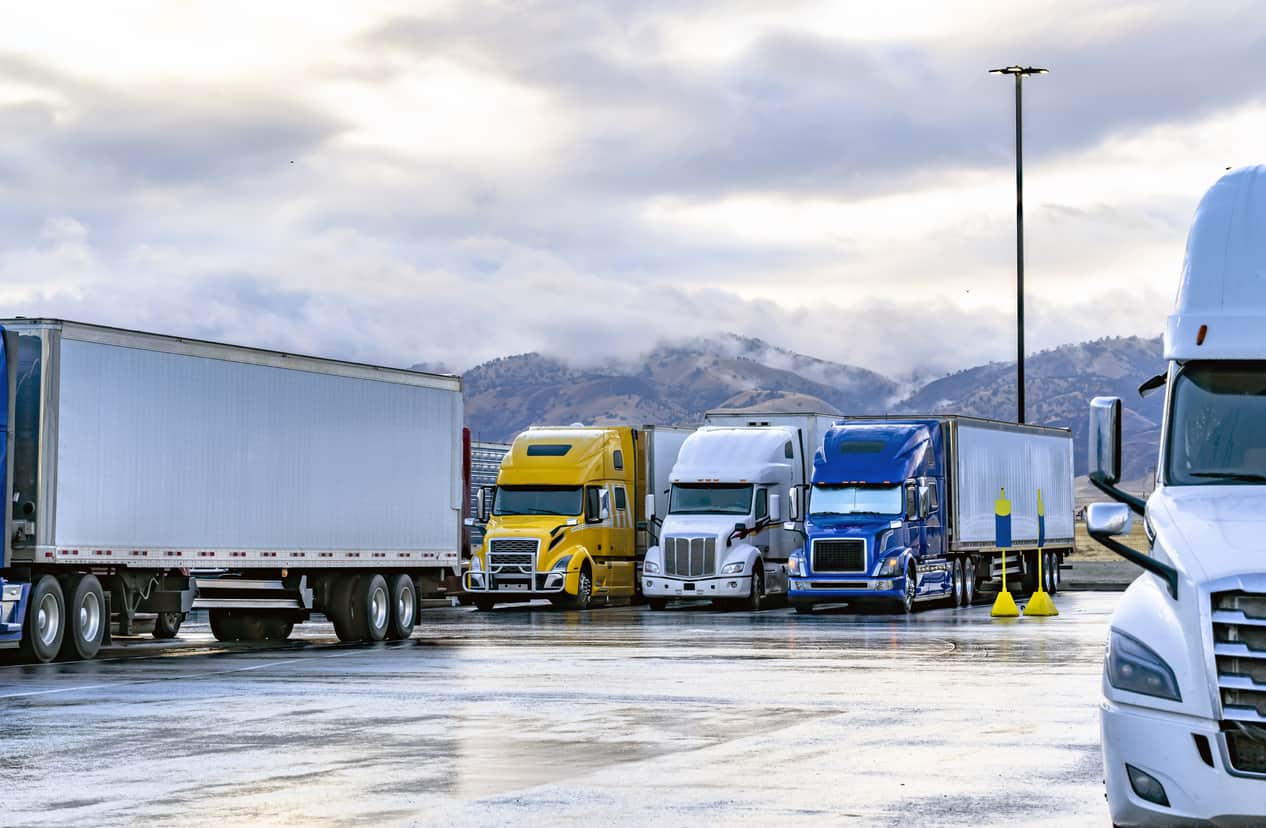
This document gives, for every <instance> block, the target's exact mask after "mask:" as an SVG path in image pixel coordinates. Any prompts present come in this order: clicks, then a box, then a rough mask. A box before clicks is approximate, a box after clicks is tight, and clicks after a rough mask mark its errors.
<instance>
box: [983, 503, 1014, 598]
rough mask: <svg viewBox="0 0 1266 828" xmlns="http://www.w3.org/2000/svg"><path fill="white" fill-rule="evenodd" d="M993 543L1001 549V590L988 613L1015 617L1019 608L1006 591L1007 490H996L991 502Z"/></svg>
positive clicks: (1008, 514)
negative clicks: (993, 499)
mask: <svg viewBox="0 0 1266 828" xmlns="http://www.w3.org/2000/svg"><path fill="white" fill-rule="evenodd" d="M993 512H994V543H996V544H997V545H998V548H999V549H1001V550H1002V592H999V593H998V597H997V598H995V599H994V602H993V610H992V611H990V613H989V614H990V615H992V616H993V617H994V618H1016V617H1018V616H1019V615H1020V609H1019V608H1018V607H1017V606H1016V605H1015V599H1014V598H1012V597H1011V593H1010V592H1008V591H1007V549H1008V548H1010V546H1011V501H1009V500H1007V490H1006V489H999V490H998V499H997V500H995V501H994V504H993Z"/></svg>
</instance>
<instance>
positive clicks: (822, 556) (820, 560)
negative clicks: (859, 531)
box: [813, 538, 866, 572]
mask: <svg viewBox="0 0 1266 828" xmlns="http://www.w3.org/2000/svg"><path fill="white" fill-rule="evenodd" d="M813 571H814V572H865V571H866V541H865V540H863V539H862V538H820V539H815V540H814V541H813Z"/></svg>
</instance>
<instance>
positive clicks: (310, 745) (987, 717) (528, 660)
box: [0, 593, 1119, 825]
mask: <svg viewBox="0 0 1266 828" xmlns="http://www.w3.org/2000/svg"><path fill="white" fill-rule="evenodd" d="M1118 597H1119V596H1118V595H1117V594H1114V593H1072V594H1069V593H1064V594H1061V595H1059V596H1058V597H1057V603H1058V605H1059V609H1060V612H1061V614H1060V616H1059V617H1057V618H1051V619H1023V618H1022V619H1018V620H1008V621H993V620H991V619H990V618H989V609H988V607H986V606H980V607H975V608H973V609H971V610H952V609H935V610H927V611H924V612H922V613H919V614H917V615H915V616H912V617H908V618H907V617H899V616H892V615H874V614H872V615H856V614H850V613H847V612H843V611H827V612H821V613H819V614H815V615H813V616H810V617H801V616H796V615H794V614H793V613H791V611H790V610H787V609H773V610H766V611H763V612H761V613H757V614H750V613H738V612H736V613H727V612H718V611H713V610H709V609H703V608H695V609H691V608H685V607H681V608H671V609H669V610H668V611H667V612H660V613H654V612H651V611H649V610H647V609H646V608H643V607H620V608H604V609H595V610H592V611H589V612H584V613H578V612H564V611H557V610H553V609H551V608H549V607H548V605H541V606H533V607H526V606H521V607H504V608H498V609H497V610H495V611H493V612H491V613H477V612H474V611H473V610H470V609H466V608H454V609H439V610H427V611H424V613H423V616H422V621H423V626H422V627H421V628H420V630H419V632H418V633H416V634H415V637H414V639H413V640H411V641H408V642H403V643H396V644H380V645H367V646H350V645H342V644H338V643H337V642H336V641H335V639H334V636H333V631H332V629H331V628H330V627H329V625H328V624H323V623H310V624H305V625H301V626H300V627H299V628H297V632H296V640H292V641H290V642H286V643H285V644H283V645H279V646H263V645H220V644H218V643H217V642H215V641H214V640H213V639H212V638H211V636H210V633H209V631H208V630H207V628H206V627H205V626H204V625H192V626H189V627H187V628H186V629H185V630H182V636H181V640H180V641H179V642H177V643H176V644H174V645H172V644H167V645H162V646H160V645H158V644H157V642H152V641H147V640H145V639H133V640H128V641H125V642H121V643H116V646H114V647H112V648H109V649H108V650H106V651H104V652H103V654H102V657H101V658H100V659H98V660H97V661H94V662H79V663H66V664H50V665H43V666H14V665H9V666H3V667H0V716H2V717H3V719H2V722H3V723H2V725H0V732H2V733H3V734H4V737H3V743H4V749H3V751H0V762H2V763H3V767H4V775H5V777H6V796H5V819H4V822H5V823H6V824H40V825H55V824H78V825H86V824H96V825H99V824H124V823H128V824H131V823H143V822H144V823H180V824H182V825H191V824H194V825H196V824H207V825H211V824H217V825H219V824H225V823H229V824H242V823H264V824H274V825H276V824H309V823H312V822H316V821H338V822H345V823H361V824H370V823H372V824H382V823H389V824H421V825H429V824H437V825H438V824H477V825H500V824H510V823H515V824H552V825H559V824H561V825H580V824H586V825H592V824H648V823H658V824H670V823H677V822H682V823H695V824H697V823H726V824H753V825H755V824H778V825H787V824H805V825H820V824H839V823H841V822H851V823H856V824H875V825H915V824H944V825H967V824H970V825H995V824H996V825H1002V824H1008V825H1013V824H1017V823H1019V822H1020V821H1023V822H1024V823H1025V824H1027V825H1082V824H1086V825H1103V824H1107V822H1108V819H1107V809H1106V807H1105V805H1104V798H1103V787H1102V782H1101V780H1102V769H1101V765H1100V756H1099V745H1098V726H1097V714H1096V705H1097V700H1098V696H1099V681H1100V670H1101V667H1100V660H1101V658H1102V653H1103V644H1104V641H1105V638H1106V635H1107V623H1108V617H1109V615H1110V613H1111V611H1112V608H1113V607H1114V606H1115V604H1116V601H1117V599H1118Z"/></svg>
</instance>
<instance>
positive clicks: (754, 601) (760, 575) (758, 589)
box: [739, 566, 765, 612]
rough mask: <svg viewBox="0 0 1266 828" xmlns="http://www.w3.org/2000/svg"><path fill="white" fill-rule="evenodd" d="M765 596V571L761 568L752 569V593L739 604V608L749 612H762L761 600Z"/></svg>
mask: <svg viewBox="0 0 1266 828" xmlns="http://www.w3.org/2000/svg"><path fill="white" fill-rule="evenodd" d="M764 594H765V571H764V570H763V569H761V568H760V567H759V566H754V567H752V591H751V592H750V593H748V596H747V598H746V599H744V600H742V601H740V602H739V608H740V609H745V610H747V611H748V612H760V602H761V598H762V597H763V596H764Z"/></svg>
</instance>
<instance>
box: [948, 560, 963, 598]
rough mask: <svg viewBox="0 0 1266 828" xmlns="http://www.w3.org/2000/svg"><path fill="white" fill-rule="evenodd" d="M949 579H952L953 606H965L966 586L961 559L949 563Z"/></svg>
mask: <svg viewBox="0 0 1266 828" xmlns="http://www.w3.org/2000/svg"><path fill="white" fill-rule="evenodd" d="M950 577H951V578H953V579H954V606H956V607H965V606H967V602H966V596H967V584H966V583H965V579H964V573H963V559H962V558H955V559H954V560H953V561H952V562H951V563H950Z"/></svg>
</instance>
